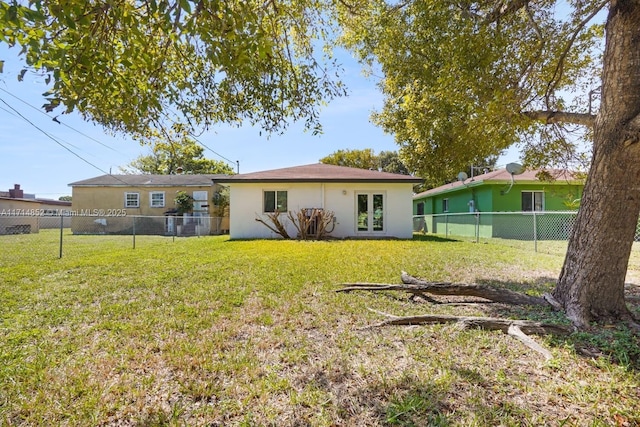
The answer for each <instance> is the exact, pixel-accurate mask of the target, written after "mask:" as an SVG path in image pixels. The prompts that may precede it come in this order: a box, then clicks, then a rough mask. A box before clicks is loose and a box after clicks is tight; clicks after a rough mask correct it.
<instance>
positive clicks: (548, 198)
mask: <svg viewBox="0 0 640 427" xmlns="http://www.w3.org/2000/svg"><path fill="white" fill-rule="evenodd" d="M582 189H583V187H582V186H581V185H569V184H559V183H553V184H552V183H532V184H515V185H513V187H511V189H509V185H508V184H497V185H495V184H491V185H486V184H485V185H479V186H477V187H473V186H469V187H465V188H459V189H457V190H456V191H451V192H448V193H440V194H436V195H433V196H429V197H425V198H419V199H414V201H413V214H414V215H417V212H418V207H417V205H418V203H420V202H422V203H424V213H425V215H430V214H442V213H445V212H444V211H443V200H444V199H449V211H448V212H449V213H463V212H465V213H466V212H469V211H470V210H469V201H470V200H473V201H474V207H475V209H476V210H478V211H480V212H519V211H521V210H522V192H523V191H543V192H544V208H545V211H567V210H575V208H576V207H575V206H574V207H572V206H571V202H573V201H575V200H579V199H580V198H581V197H582ZM507 190H508V191H507Z"/></svg>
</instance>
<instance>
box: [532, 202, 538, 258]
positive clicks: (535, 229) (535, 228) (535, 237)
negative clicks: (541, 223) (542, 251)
mask: <svg viewBox="0 0 640 427" xmlns="http://www.w3.org/2000/svg"><path fill="white" fill-rule="evenodd" d="M533 249H534V252H538V224H537V219H536V211H535V210H534V211H533Z"/></svg>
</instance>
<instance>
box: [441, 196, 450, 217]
mask: <svg viewBox="0 0 640 427" xmlns="http://www.w3.org/2000/svg"><path fill="white" fill-rule="evenodd" d="M442 212H443V213H448V212H449V198H448V197H447V198H445V199H442Z"/></svg>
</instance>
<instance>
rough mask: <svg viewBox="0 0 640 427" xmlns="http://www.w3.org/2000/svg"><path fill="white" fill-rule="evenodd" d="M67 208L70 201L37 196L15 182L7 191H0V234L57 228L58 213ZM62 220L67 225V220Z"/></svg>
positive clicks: (66, 210)
mask: <svg viewBox="0 0 640 427" xmlns="http://www.w3.org/2000/svg"><path fill="white" fill-rule="evenodd" d="M69 209H71V202H66V201H60V200H51V199H41V198H37V197H36V196H35V194H26V193H25V192H24V190H22V189H21V188H20V185H19V184H15V185H14V188H12V189H9V191H0V234H29V233H37V232H38V231H39V230H40V229H42V228H58V227H60V221H61V220H60V215H61V214H64V213H66V212H68V211H69ZM62 221H65V222H64V224H63V226H65V227H67V226H68V220H66V219H65V218H63V219H62Z"/></svg>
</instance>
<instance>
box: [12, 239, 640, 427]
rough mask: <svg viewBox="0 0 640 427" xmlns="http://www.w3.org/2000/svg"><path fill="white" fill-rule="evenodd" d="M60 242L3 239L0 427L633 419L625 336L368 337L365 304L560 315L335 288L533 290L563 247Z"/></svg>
mask: <svg viewBox="0 0 640 427" xmlns="http://www.w3.org/2000/svg"><path fill="white" fill-rule="evenodd" d="M57 237H58V235H57V234H56V232H55V231H43V232H41V233H39V234H37V235H21V236H0V244H1V245H2V250H1V252H0V425H7V426H13V425H47V426H48V425H72V426H76V425H77V426H86V425H114V426H116V425H117V426H123V425H124V426H128V425H141V426H155V425H188V426H200V425H202V426H204V425H207V426H218V425H220V426H222V425H246V426H263V425H274V426H275V425H277V426H302V425H313V426H337V425H346V426H376V425H398V426H410V425H417V426H424V425H440V426H486V425H503V426H521V425H531V426H534V425H535V426H537V425H554V426H555V425H571V426H574V425H575V426H584V425H593V426H608V425H619V426H627V425H628V426H638V425H640V362H638V359H639V358H640V349H639V347H638V345H639V342H638V339H637V338H636V337H633V336H631V335H630V334H629V333H628V332H627V331H625V330H619V329H614V328H607V329H605V331H604V332H601V333H599V334H597V335H593V334H585V333H580V334H574V335H573V336H570V337H565V338H553V337H536V340H537V341H538V342H539V343H541V344H543V345H544V346H545V347H547V348H548V349H550V350H551V351H552V353H553V355H554V358H553V359H552V360H551V361H549V362H545V361H544V360H543V359H542V358H541V356H540V355H539V354H537V353H534V352H532V351H531V350H530V349H528V348H527V347H525V346H524V345H522V344H521V343H520V342H519V341H517V340H515V339H513V338H512V337H509V336H506V335H503V334H501V333H499V332H485V331H476V330H460V329H459V328H457V327H455V326H450V325H449V326H413V327H387V328H381V329H361V327H363V326H366V325H369V324H372V323H375V322H378V321H380V320H382V319H381V317H380V315H379V314H376V313H375V312H374V311H372V310H369V309H373V310H378V311H383V312H387V313H392V314H396V315H409V314H421V313H447V314H460V315H479V316H482V315H487V316H498V315H499V316H509V317H513V318H528V319H535V320H545V321H556V322H562V321H563V319H561V318H560V316H558V315H557V314H554V313H552V312H550V311H545V310H543V309H530V308H519V309H513V308H508V307H503V306H499V305H496V304H481V305H464V306H460V305H456V306H452V305H430V304H418V303H411V302H409V301H408V299H407V298H406V296H404V295H401V294H391V293H387V294H373V293H364V292H362V293H350V294H342V293H336V292H334V291H335V290H336V289H337V288H339V287H340V284H342V283H346V282H353V281H360V282H379V283H385V282H386V283H399V276H400V272H401V271H403V270H404V271H407V272H409V273H411V274H413V275H416V276H419V277H423V278H425V279H427V280H447V281H461V282H479V283H489V284H493V285H495V286H502V287H508V288H510V289H515V290H521V291H526V292H528V293H531V294H540V293H542V292H544V291H547V290H549V289H551V288H552V286H553V283H552V282H553V281H554V280H555V278H556V277H557V276H558V273H559V270H560V267H561V265H562V261H563V257H562V255H561V254H559V253H557V252H556V251H552V252H550V253H544V252H538V253H535V252H533V251H532V250H531V249H521V248H518V247H514V246H505V245H503V244H497V243H482V244H474V243H470V242H463V241H448V240H439V239H435V238H426V237H416V239H415V240H413V241H398V240H394V241H375V240H373V241H331V242H298V241H229V240H227V239H226V238H224V237H206V238H181V239H175V240H173V239H171V238H163V237H138V238H137V239H136V248H135V249H133V248H132V241H131V237H119V236H71V235H67V236H65V247H64V257H63V258H61V259H58V257H57V256H58V248H57V244H58V243H57ZM632 257H633V259H632V262H631V271H630V276H629V277H630V278H633V277H636V276H637V275H638V272H639V271H640V262H639V261H638V259H640V254H639V253H638V252H635V251H634V253H633V255H632ZM631 281H632V282H633V283H636V284H637V283H640V282H638V281H634V280H631ZM630 292H635V295H636V297H637V295H638V294H639V292H638V291H637V287H636V286H635V285H632V286H630ZM633 301H635V302H636V304H637V302H638V301H637V299H634V300H633ZM634 310H636V313H637V314H640V311H638V307H637V305H636V306H635V307H634Z"/></svg>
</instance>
